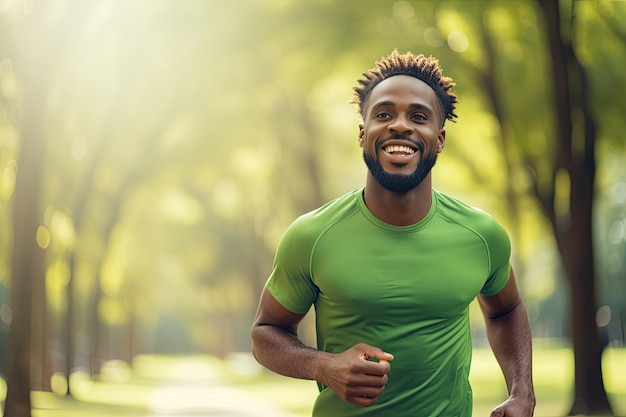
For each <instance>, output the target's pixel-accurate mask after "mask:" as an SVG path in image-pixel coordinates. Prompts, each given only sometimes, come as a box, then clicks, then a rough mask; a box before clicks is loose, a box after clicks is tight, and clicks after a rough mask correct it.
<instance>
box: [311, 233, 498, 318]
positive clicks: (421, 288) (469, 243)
mask: <svg viewBox="0 0 626 417" xmlns="http://www.w3.org/2000/svg"><path fill="white" fill-rule="evenodd" d="M348 232H349V231H347V230H341V228H337V230H333V231H332V233H329V234H328V236H325V237H324V239H323V240H320V242H319V244H318V246H317V247H316V250H315V256H314V257H313V265H312V266H313V268H312V270H313V281H314V283H315V284H316V285H317V287H318V288H319V290H320V295H319V300H318V303H323V304H325V305H332V306H333V308H334V309H335V310H337V311H341V310H342V309H345V310H346V311H352V312H353V311H355V309H357V310H358V311H361V312H362V314H363V315H368V314H371V315H375V316H377V317H388V316H394V317H404V316H406V317H414V316H415V315H416V314H428V315H429V316H430V317H440V318H446V317H453V316H457V315H459V314H461V313H462V312H463V311H464V310H465V309H466V308H467V305H468V304H469V303H470V302H471V301H472V300H473V299H474V297H475V296H476V295H477V294H478V292H479V291H480V290H481V288H482V287H483V285H484V284H485V281H486V280H487V278H488V275H489V261H488V255H487V251H486V248H485V245H484V242H483V241H482V240H481V239H480V238H479V237H477V236H476V235H475V234H474V233H472V232H470V231H467V230H466V229H464V228H462V227H459V228H447V229H445V230H444V231H443V232H442V231H441V230H440V229H434V228H433V229H429V230H419V231H415V232H413V233H406V232H403V233H395V232H392V231H388V230H370V231H369V232H368V233H365V234H360V235H358V234H356V233H352V234H351V235H349V233H348Z"/></svg>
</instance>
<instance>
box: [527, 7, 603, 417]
mask: <svg viewBox="0 0 626 417" xmlns="http://www.w3.org/2000/svg"><path fill="white" fill-rule="evenodd" d="M539 3H540V5H541V10H542V11H543V15H544V19H545V27H546V33H547V39H548V44H549V52H550V58H551V59H552V63H553V65H552V67H553V74H552V76H553V79H552V82H553V88H554V90H553V93H554V100H555V103H554V105H555V110H556V116H557V118H556V141H555V157H556V164H555V167H556V169H555V171H554V173H555V178H556V176H557V174H559V173H566V174H567V175H568V177H569V182H570V195H569V199H570V200H569V203H570V205H569V212H568V213H567V214H566V215H563V214H562V213H557V212H556V210H555V207H554V201H552V204H550V205H549V206H548V205H547V204H546V205H545V206H544V209H545V210H546V211H547V212H548V213H547V215H548V217H549V218H550V219H551V221H552V226H553V228H554V232H555V236H556V240H557V246H558V248H559V252H560V255H561V258H562V261H563V265H564V269H565V274H566V276H567V280H568V283H569V286H570V291H571V310H572V314H571V317H572V342H573V347H574V403H573V405H572V408H571V410H570V412H569V415H578V414H585V415H607V414H610V415H612V414H613V412H612V410H611V406H610V404H609V401H608V398H607V395H606V391H605V389H604V383H603V379H602V348H601V345H600V339H599V334H598V328H597V325H596V322H595V312H596V303H597V301H596V288H595V282H596V280H595V260H594V251H593V236H592V227H593V202H594V201H593V200H594V198H593V197H594V181H595V172H596V161H595V142H596V131H595V123H594V119H593V115H592V111H591V108H590V101H589V94H588V91H589V87H588V82H587V76H586V73H585V70H584V68H583V67H582V65H581V64H580V62H579V61H578V59H577V57H576V55H575V52H574V49H573V46H572V42H571V39H570V38H564V36H563V35H564V33H565V31H564V30H563V29H562V27H561V16H560V10H559V2H556V1H553V0H539ZM573 11H574V10H573V9H572V12H573ZM573 114H576V115H579V116H576V117H575V118H574V117H573Z"/></svg>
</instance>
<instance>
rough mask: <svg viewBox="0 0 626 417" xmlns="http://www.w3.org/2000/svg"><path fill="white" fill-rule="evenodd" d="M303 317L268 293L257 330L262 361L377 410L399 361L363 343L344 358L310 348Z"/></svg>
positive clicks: (261, 305) (256, 341) (256, 342)
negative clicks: (301, 327)
mask: <svg viewBox="0 0 626 417" xmlns="http://www.w3.org/2000/svg"><path fill="white" fill-rule="evenodd" d="M303 318H304V315H301V314H296V313H293V312H291V311H289V310H287V309H286V308H285V307H283V306H282V305H281V304H280V303H279V302H278V301H277V300H276V299H275V298H274V297H273V296H272V294H271V293H270V292H269V291H268V290H267V288H265V289H263V293H262V294H261V300H260V302H259V308H258V310H257V315H256V318H255V321H254V324H253V326H252V353H253V354H254V357H255V358H256V359H257V361H259V363H260V364H262V365H263V366H265V367H266V368H268V369H270V370H272V371H274V372H276V373H279V374H281V375H285V376H289V377H292V378H299V379H310V380H315V381H318V382H320V383H322V384H324V385H326V386H328V387H330V388H331V389H332V390H333V391H335V393H336V394H337V395H339V397H341V398H342V399H343V400H344V401H346V402H349V403H352V404H357V405H361V406H365V407H367V406H369V405H372V404H373V403H374V402H375V401H376V400H377V399H378V396H379V395H380V393H381V392H382V391H383V390H384V388H385V384H386V383H387V373H388V372H389V369H390V365H389V361H391V360H393V356H392V355H391V354H389V353H385V352H383V351H382V350H381V349H379V348H376V347H373V346H369V345H366V344H363V343H359V344H357V345H355V346H353V347H352V348H350V349H348V350H346V351H345V352H343V353H339V354H332V353H328V352H323V351H320V350H317V349H314V348H311V347H308V346H306V345H304V344H303V343H302V342H301V341H300V339H299V338H298V332H297V330H298V325H299V324H300V322H301V321H302V319H303ZM369 359H377V360H378V362H374V361H370V360H369Z"/></svg>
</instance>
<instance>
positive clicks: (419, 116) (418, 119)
mask: <svg viewBox="0 0 626 417" xmlns="http://www.w3.org/2000/svg"><path fill="white" fill-rule="evenodd" d="M411 120H413V121H414V122H424V121H426V120H428V118H427V117H426V116H425V115H424V114H423V113H416V114H414V115H413V116H411Z"/></svg>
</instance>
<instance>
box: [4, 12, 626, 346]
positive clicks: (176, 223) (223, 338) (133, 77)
mask: <svg viewBox="0 0 626 417" xmlns="http://www.w3.org/2000/svg"><path fill="white" fill-rule="evenodd" d="M49 3H50V4H49V5H48V6H47V7H46V8H45V9H43V10H42V11H38V13H41V17H40V19H41V23H42V24H44V25H45V28H46V33H48V34H49V36H50V39H51V43H52V44H53V45H54V47H55V50H54V53H53V54H52V56H53V60H52V61H51V62H49V63H48V64H49V67H48V68H46V69H45V71H48V72H49V73H50V82H49V85H47V86H46V88H47V93H48V94H47V96H46V97H41V98H40V99H41V100H43V101H44V102H45V103H47V107H46V119H45V120H46V126H45V135H46V141H47V144H48V148H49V153H48V156H47V162H46V172H47V174H46V178H45V181H46V182H45V196H43V201H44V204H45V207H43V208H42V211H43V212H45V213H46V214H45V216H43V217H42V219H41V222H42V225H43V226H44V227H45V228H46V229H47V230H48V231H49V233H50V236H51V240H50V244H49V247H48V248H47V254H48V271H47V274H46V277H47V285H48V290H49V293H48V297H49V300H50V304H49V307H50V308H51V309H53V310H54V311H56V312H57V313H62V312H64V311H67V305H66V303H67V294H66V289H67V285H70V283H72V285H75V287H74V288H75V289H76V291H77V298H76V301H75V302H76V304H77V310H76V312H75V314H77V315H78V316H81V317H87V316H89V315H91V314H95V313H94V312H93V311H95V312H97V314H98V317H99V319H100V321H102V322H103V323H105V324H106V325H107V326H124V325H129V323H134V325H135V326H136V327H137V328H139V329H141V330H140V332H141V334H142V335H144V336H145V339H144V340H147V342H145V344H144V345H143V346H142V349H145V350H148V351H150V350H151V349H154V348H155V347H154V345H153V344H151V343H150V342H149V340H156V337H157V336H156V334H155V332H156V328H157V324H158V322H159V320H160V318H161V317H163V316H167V315H174V316H178V317H179V318H180V319H182V320H184V322H185V327H186V329H185V333H186V334H187V335H188V336H189V337H190V339H191V340H192V341H193V346H194V349H197V350H208V351H211V352H213V353H217V354H220V355H224V354H225V353H226V352H228V351H229V350H231V349H239V350H245V349H247V347H248V344H249V342H248V337H247V334H248V326H249V323H250V319H251V317H252V315H253V314H254V308H255V302H256V297H257V296H258V294H259V291H260V288H261V286H262V285H263V283H264V280H265V279H266V277H267V276H268V274H269V272H270V270H271V261H272V255H273V250H274V248H275V247H276V244H277V242H278V239H279V238H280V235H281V233H282V231H283V230H284V229H285V227H286V226H287V225H288V224H289V223H290V222H291V221H292V220H293V219H294V218H295V217H296V216H297V215H299V214H301V213H302V212H303V211H306V210H309V209H312V208H314V207H316V206H317V205H319V204H321V203H322V202H324V201H326V200H328V199H330V198H333V197H335V196H338V195H339V194H341V193H342V192H345V191H347V190H349V189H352V188H356V187H360V186H361V185H362V184H363V179H364V167H363V164H362V162H361V161H360V153H359V148H358V146H357V124H358V122H359V120H358V117H357V115H356V113H355V112H354V109H353V108H352V107H351V105H349V104H348V103H347V102H348V100H350V98H351V95H352V91H351V89H352V87H353V85H354V84H355V81H356V79H357V78H359V76H360V72H361V71H363V70H364V69H366V68H368V67H370V66H372V65H373V61H374V60H375V59H377V58H379V57H380V56H382V55H386V54H387V53H388V52H390V51H391V50H392V49H393V48H398V49H399V50H401V51H405V50H411V51H413V52H422V53H425V54H434V55H435V56H437V57H438V58H439V59H440V61H441V63H442V66H443V67H444V72H446V73H447V74H448V75H450V76H452V77H453V78H454V79H455V80H456V81H457V92H458V94H459V96H460V99H461V103H460V106H459V114H460V119H459V121H458V123H456V124H450V125H449V126H447V128H448V134H447V144H446V150H445V152H444V154H443V156H442V158H441V160H440V162H439V164H438V166H437V167H436V168H435V185H436V186H437V187H438V188H440V189H442V190H443V191H447V192H450V193H451V194H454V195H457V196H459V197H461V198H464V199H466V200H468V201H469V202H470V203H472V204H476V205H479V206H481V207H483V208H485V209H486V210H488V211H490V212H492V213H493V214H494V216H496V218H498V219H499V220H500V221H501V222H503V223H504V224H505V225H506V226H507V228H509V230H510V231H511V233H512V237H513V240H514V249H515V259H514V262H515V264H516V267H517V268H519V270H520V271H523V272H521V273H520V272H518V276H520V280H521V286H522V290H523V291H524V293H525V296H526V298H527V301H528V304H529V307H530V309H531V316H532V318H533V326H535V327H536V328H537V329H539V334H540V335H546V336H550V335H553V334H555V333H557V334H560V332H562V328H563V322H564V318H563V315H564V314H565V313H564V311H563V310H562V309H560V310H559V309H558V307H559V306H562V304H563V302H562V301H561V302H560V304H559V302H558V297H562V296H560V295H559V292H560V291H561V288H560V285H561V284H560V283H559V282H560V281H559V280H558V279H555V277H558V275H559V274H560V272H559V267H558V262H557V260H556V259H557V258H556V254H555V252H554V246H553V241H552V239H551V236H550V234H549V232H548V228H547V227H546V223H545V220H544V219H542V217H541V215H540V213H539V211H538V210H537V207H536V205H535V203H534V202H533V200H532V198H531V197H530V192H529V187H530V180H529V175H534V176H536V177H537V178H540V179H541V180H543V179H546V180H548V179H549V178H548V176H549V175H550V174H549V172H550V168H551V165H550V164H551V159H552V158H553V156H554V155H551V154H550V152H551V151H550V149H551V147H550V146H549V144H550V142H551V140H552V137H553V134H552V133H551V132H552V129H553V126H552V122H551V114H550V111H551V110H550V100H549V99H548V97H549V96H548V86H547V83H548V81H547V78H548V77H547V74H548V72H549V71H550V68H549V66H548V63H547V58H546V51H545V46H544V43H545V41H544V35H543V33H542V31H541V29H540V26H541V22H540V21H539V20H540V18H539V16H538V14H537V10H536V7H535V2H533V1H520V2H508V1H493V2H456V1H441V2H426V1H419V2H418V1H395V2H377V1H372V0H368V1H361V0H348V1H326V0H317V1H308V2H295V1H288V0H286V1H271V0H265V1H252V0H239V1H232V2H212V1H185V2H173V1H166V0H160V1H147V0H144V1H133V2H130V3H128V4H126V3H120V2H109V1H98V0H89V1H86V0H81V1H80V2H78V1H76V2H71V1H53V2H49ZM7 9H8V10H3V12H2V13H1V14H0V19H1V20H2V27H3V28H4V29H3V30H4V31H5V32H7V34H8V36H2V37H0V39H2V40H1V41H0V99H1V100H0V106H1V108H2V113H1V117H0V254H1V255H0V285H1V284H5V285H6V284H7V281H8V271H9V257H8V256H9V253H10V237H11V233H10V229H11V227H10V226H11V220H10V219H11V214H12V213H11V210H12V209H11V196H12V187H13V182H14V177H15V173H16V163H15V159H16V157H17V153H18V151H19V128H20V127H19V100H20V83H26V82H28V80H23V79H21V78H20V77H21V70H22V69H21V68H20V67H19V61H18V60H17V59H16V58H15V51H16V50H17V49H19V48H20V39H19V38H18V37H16V34H17V33H19V28H20V24H21V20H22V18H23V17H22V16H21V14H20V13H21V12H20V11H19V10H17V9H18V8H17V6H7ZM625 21H626V19H625V18H624V7H623V6H622V5H621V4H620V3H619V2H600V3H597V2H576V7H575V19H573V24H574V28H573V29H572V36H575V38H576V46H577V53H579V54H580V56H581V59H582V60H583V62H584V64H585V66H586V67H587V68H588V69H589V71H590V74H591V76H592V79H591V80H590V82H591V83H592V85H593V86H594V97H593V100H594V111H595V112H596V113H597V115H598V121H599V129H600V132H601V143H600V146H599V157H600V160H599V165H600V174H599V181H598V186H599V195H600V199H599V203H598V210H599V211H600V212H599V214H598V217H599V218H601V219H607V220H606V221H605V222H604V223H603V222H602V220H599V225H600V227H599V229H598V231H597V234H598V236H599V242H601V243H600V246H599V247H600V248H602V251H601V252H600V256H601V258H602V257H603V256H604V254H605V253H606V254H607V258H606V259H604V258H602V260H601V262H600V263H601V264H606V265H608V266H607V267H606V268H602V271H604V272H603V275H602V278H603V281H602V282H604V283H606V287H605V288H606V289H608V290H609V291H610V293H605V295H604V298H605V299H606V302H610V303H612V304H614V305H617V306H618V308H621V309H622V311H624V309H626V306H624V304H623V300H618V299H616V298H615V297H613V296H611V294H620V292H619V291H622V292H621V293H623V285H622V284H619V279H620V277H621V276H623V274H624V268H625V266H624V265H623V263H622V264H619V265H618V266H617V267H616V266H615V262H617V261H615V260H614V257H615V255H612V253H619V251H620V250H623V248H624V246H625V245H626V241H625V240H624V238H621V240H620V239H617V240H616V241H611V243H610V244H609V243H607V242H608V240H607V236H608V233H609V231H611V230H615V229H614V228H615V227H618V228H619V225H617V226H611V225H612V224H613V223H615V222H622V223H621V224H623V222H624V221H623V213H622V212H620V211H619V207H621V206H620V205H619V204H620V203H619V201H618V200H611V198H610V197H609V195H610V194H611V190H613V189H614V188H615V187H617V186H618V185H617V184H619V183H622V184H623V182H624V181H625V179H624V173H623V167H622V165H623V164H622V163H621V162H620V161H622V160H623V156H624V152H625V151H626V149H625V147H624V140H623V137H622V136H623V131H624V120H623V117H622V115H623V114H624V113H625V112H626V109H625V108H624V106H625V105H626V104H625V101H624V100H623V96H624V94H623V93H624V88H625V87H624V86H626V82H625V80H624V75H623V71H621V70H620V69H621V68H622V67H623V65H622V64H623V63H624V61H626V50H625V48H624V46H623V45H624V43H623V34H624V31H625V28H624V22H625ZM488 48H492V50H493V54H492V55H491V56H489V55H488V53H487V51H488ZM491 71H493V72H491ZM488 76H493V77H494V79H495V81H496V85H495V87H496V88H497V94H498V99H499V100H500V104H501V106H500V107H499V109H495V108H493V106H492V101H491V100H490V98H489V91H488V90H487V88H486V84H485V77H488ZM496 110H498V111H500V112H501V114H496V113H495V112H496ZM500 120H502V121H503V122H504V123H503V124H500V123H499V121H500ZM529 162H530V163H529ZM620 181H621V182H620ZM508 193H512V195H514V196H515V198H516V200H515V202H514V203H511V202H510V201H509V199H508V197H507V195H508ZM607 213H608V214H607ZM607 216H612V217H611V219H612V221H608V218H609V217H607ZM620 216H621V217H620ZM612 228H613V229H612ZM622 253H623V252H622ZM537 260H539V262H537ZM603 294H604V293H603ZM0 301H1V300H0ZM548 302H549V303H548ZM94 306H95V307H94ZM555 306H556V307H555ZM94 308H95V310H94ZM549 308H557V311H553V310H549ZM544 314H545V316H544ZM555 314H556V315H557V316H558V317H559V319H558V320H556V322H555V321H551V320H554V319H553V317H554V315H555ZM53 317H57V315H53ZM85 320H86V319H85ZM81 326H82V328H83V331H85V330H84V329H86V328H87V327H88V322H87V321H85V322H83V323H82V324H81ZM227 329H230V330H227Z"/></svg>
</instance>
